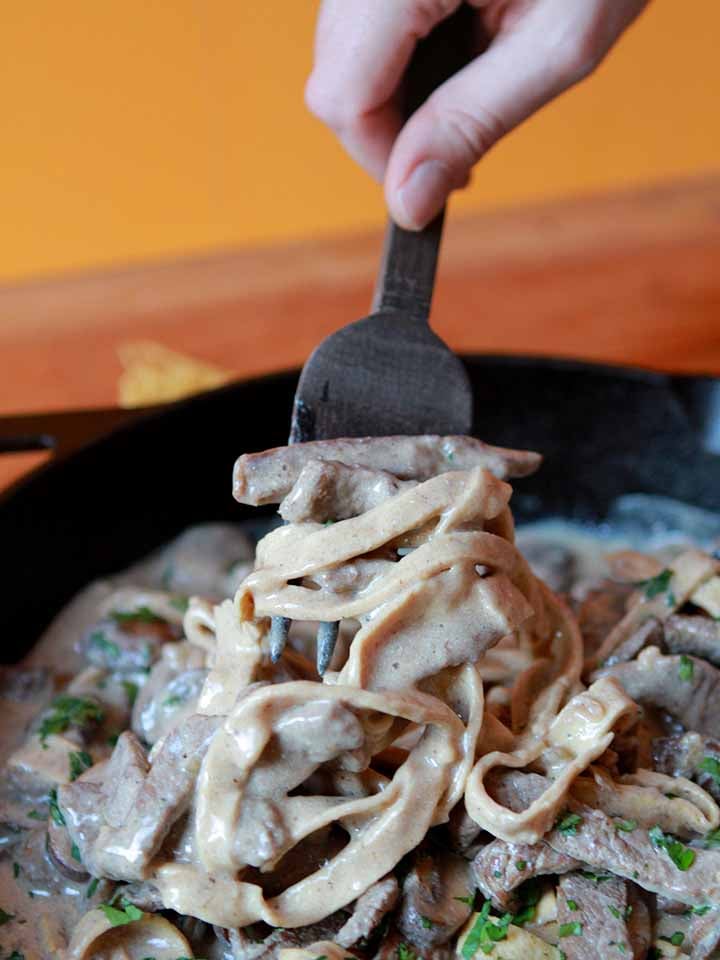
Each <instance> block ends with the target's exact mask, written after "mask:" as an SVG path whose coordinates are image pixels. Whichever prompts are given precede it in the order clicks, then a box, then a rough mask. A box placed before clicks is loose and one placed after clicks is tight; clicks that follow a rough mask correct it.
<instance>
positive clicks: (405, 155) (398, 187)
mask: <svg viewBox="0 0 720 960" xmlns="http://www.w3.org/2000/svg"><path fill="white" fill-rule="evenodd" d="M529 26H532V27H533V29H525V28H526V27H529ZM534 27H535V25H534V24H532V25H531V24H523V28H520V29H516V30H514V31H513V32H511V33H508V34H506V35H503V34H501V35H499V36H498V37H496V38H495V40H494V41H493V43H492V45H491V46H490V48H489V49H488V50H487V51H486V52H485V53H483V54H482V55H481V56H479V57H478V58H477V59H476V60H474V61H473V62H472V63H470V64H469V65H468V66H467V67H465V68H464V69H463V70H461V71H460V72H459V73H457V74H455V75H454V76H453V77H451V78H450V79H449V80H448V81H446V82H445V83H444V84H443V85H442V86H441V87H438V89H437V90H436V91H435V92H434V93H433V94H432V96H431V97H429V98H428V100H427V101H426V102H425V103H424V104H423V105H422V106H421V107H420V108H419V109H418V110H417V111H416V112H415V113H414V114H413V115H412V117H410V119H409V120H408V122H407V123H406V124H405V126H404V127H403V128H402V130H401V131H400V133H399V134H398V137H397V139H396V141H395V143H394V145H393V149H392V152H391V154H390V159H389V161H388V167H387V171H386V174H385V196H386V200H387V205H388V209H389V211H390V214H391V216H392V217H393V219H394V220H395V221H396V222H397V223H399V224H400V226H403V227H405V228H406V229H408V230H417V229H420V228H421V227H423V226H425V224H427V223H428V222H429V221H430V220H431V219H432V218H433V217H434V216H435V214H437V213H438V212H439V211H440V209H441V207H442V205H443V204H444V203H445V201H446V199H447V197H448V195H449V194H450V192H451V191H452V190H456V189H458V188H459V187H464V186H465V185H466V184H467V182H468V180H469V179H470V173H471V171H472V168H473V166H474V165H475V164H476V163H477V161H478V160H479V159H480V158H481V157H482V156H483V155H484V154H485V153H487V151H488V150H489V149H490V148H491V147H492V146H493V145H494V144H495V143H496V142H497V141H498V140H499V139H500V138H501V137H502V136H504V135H505V134H506V133H508V132H509V131H510V130H512V129H513V128H514V127H516V126H517V125H518V124H519V123H521V122H522V121H523V120H524V119H525V118H526V117H528V116H529V115H530V114H532V113H533V112H534V111H535V110H537V109H538V108H539V107H540V106H542V105H543V104H544V103H546V102H547V101H548V100H550V99H552V97H554V96H556V95H557V94H558V93H560V92H561V91H562V90H564V89H565V88H566V87H569V86H570V85H571V84H572V83H574V82H575V81H576V80H579V79H580V78H581V77H582V76H584V75H585V74H586V73H588V72H589V70H590V69H592V67H593V66H594V65H595V64H594V62H593V59H592V58H591V57H590V56H589V54H588V51H587V48H586V49H585V50H580V49H578V51H575V50H574V45H572V44H567V43H565V44H562V43H561V44H558V47H559V49H558V48H556V49H553V46H554V44H553V42H552V41H553V39H555V40H557V39H558V38H557V35H556V36H555V38H553V37H552V31H551V36H550V38H549V37H548V36H547V34H545V35H543V33H542V31H536V30H535V29H534ZM563 39H564V40H567V37H564V38H563Z"/></svg>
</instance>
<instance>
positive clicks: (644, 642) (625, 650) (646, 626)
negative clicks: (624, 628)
mask: <svg viewBox="0 0 720 960" xmlns="http://www.w3.org/2000/svg"><path fill="white" fill-rule="evenodd" d="M661 638H662V632H661V627H660V621H659V620H656V619H655V618H654V617H651V618H650V619H649V620H646V621H645V623H642V624H640V626H639V627H638V628H637V630H635V631H634V632H633V633H631V634H630V636H629V637H628V638H627V640H624V641H623V642H622V643H621V644H620V645H619V646H617V647H615V649H614V650H613V652H612V653H611V654H610V656H609V657H608V658H607V660H606V661H605V663H604V664H603V666H606V667H611V666H613V664H615V663H626V662H627V661H628V660H633V659H634V658H635V657H636V656H637V655H638V654H639V653H640V651H641V650H644V649H645V647H648V646H650V644H657V643H658V642H659V641H660V640H661Z"/></svg>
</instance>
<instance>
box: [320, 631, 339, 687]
mask: <svg viewBox="0 0 720 960" xmlns="http://www.w3.org/2000/svg"><path fill="white" fill-rule="evenodd" d="M339 629H340V623H339V621H337V620H336V621H334V622H331V623H321V624H320V626H319V627H318V632H317V672H318V673H319V674H320V676H321V677H322V676H323V674H324V673H325V671H326V670H327V668H328V666H329V665H330V661H331V660H332V655H333V653H334V652H335V644H336V643H337V638H338V630H339Z"/></svg>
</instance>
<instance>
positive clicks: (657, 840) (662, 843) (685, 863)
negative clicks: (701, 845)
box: [648, 825, 695, 871]
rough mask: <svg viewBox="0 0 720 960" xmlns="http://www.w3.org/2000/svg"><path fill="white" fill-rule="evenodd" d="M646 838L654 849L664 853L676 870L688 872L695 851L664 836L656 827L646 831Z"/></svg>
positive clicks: (693, 861)
mask: <svg viewBox="0 0 720 960" xmlns="http://www.w3.org/2000/svg"><path fill="white" fill-rule="evenodd" d="M648 836H649V837H650V840H651V841H652V844H653V846H654V847H655V848H656V849H658V850H665V851H666V853H667V855H668V856H669V857H670V859H671V860H672V862H673V863H674V864H675V866H676V867H677V868H678V870H682V871H685V870H689V869H690V867H691V866H692V865H693V863H695V851H694V850H691V849H690V847H686V846H685V844H684V843H680V841H679V840H676V839H675V838H674V837H673V836H670V835H668V836H666V835H665V834H664V833H663V832H662V830H661V829H660V827H659V826H657V825H656V826H654V827H652V828H651V829H650V830H648Z"/></svg>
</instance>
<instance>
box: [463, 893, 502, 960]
mask: <svg viewBox="0 0 720 960" xmlns="http://www.w3.org/2000/svg"><path fill="white" fill-rule="evenodd" d="M511 920H512V914H510V913H506V914H505V915H504V916H503V917H502V918H500V919H497V918H496V917H491V916H490V901H489V900H486V901H485V903H484V904H483V906H482V909H481V910H480V912H479V913H478V915H477V917H476V918H475V923H474V924H473V925H472V929H471V930H470V932H469V933H468V935H467V936H466V937H465V942H464V943H463V946H462V951H461V953H462V956H463V958H464V960H472V958H473V957H474V956H475V954H476V953H477V952H478V950H482V952H483V953H485V954H488V953H491V952H492V951H493V950H494V948H495V944H496V943H498V942H499V941H500V940H505V939H506V938H507V928H508V927H509V925H510V921H511Z"/></svg>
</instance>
